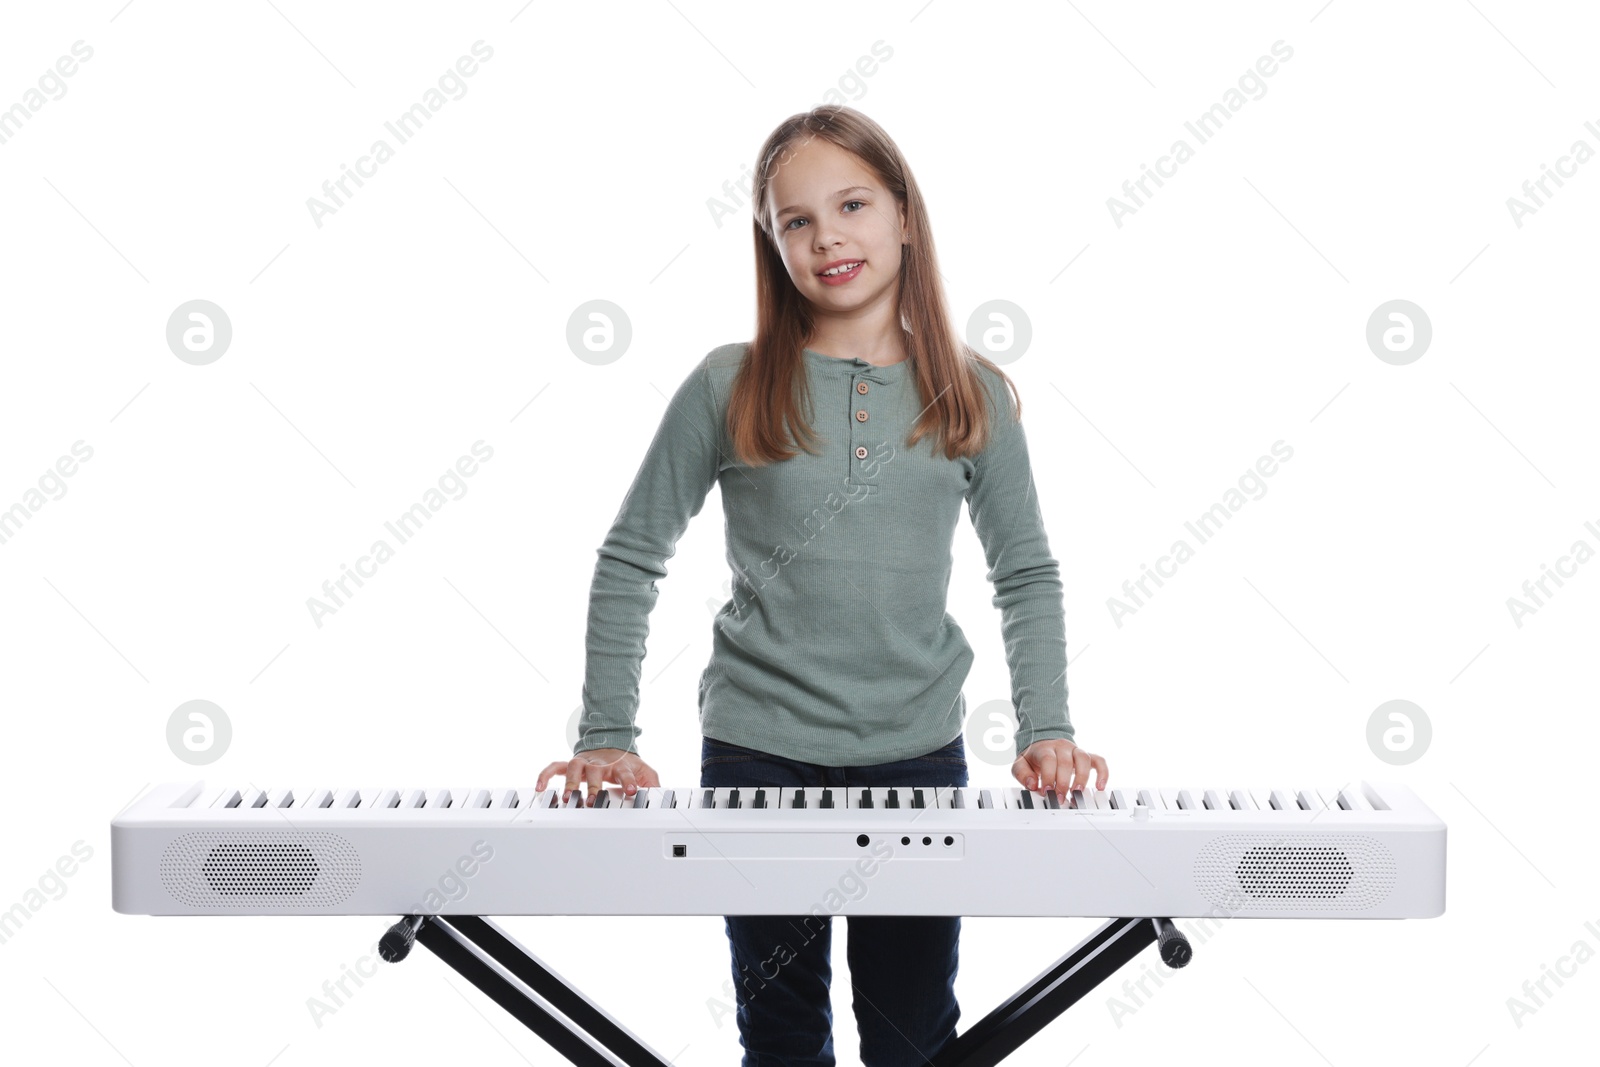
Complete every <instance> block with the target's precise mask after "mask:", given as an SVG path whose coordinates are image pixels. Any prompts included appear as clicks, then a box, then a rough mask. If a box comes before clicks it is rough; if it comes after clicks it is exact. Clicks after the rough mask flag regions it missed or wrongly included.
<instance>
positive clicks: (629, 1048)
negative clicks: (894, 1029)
mask: <svg viewBox="0 0 1600 1067" xmlns="http://www.w3.org/2000/svg"><path fill="white" fill-rule="evenodd" d="M414 941H420V942H422V944H423V945H425V946H426V947H427V948H428V949H430V950H431V951H432V952H433V954H434V955H436V956H438V957H439V958H440V959H441V960H443V961H444V962H445V963H447V964H448V965H449V966H450V967H452V968H453V969H454V970H455V971H456V972H457V973H458V974H460V975H461V976H462V977H463V978H465V979H466V980H467V981H469V982H471V983H472V984H473V985H475V986H477V987H478V988H479V989H480V990H482V991H483V992H484V993H485V994H487V995H488V997H489V998H490V999H491V1000H493V1001H494V1002H495V1003H496V1004H499V1005H500V1006H501V1007H502V1008H504V1009H505V1010H506V1011H508V1012H510V1013H511V1014H512V1015H513V1016H515V1017H516V1018H517V1020H518V1021H519V1022H521V1023H522V1024H523V1025H524V1026H526V1027H527V1028H528V1029H530V1030H532V1031H533V1032H534V1033H535V1034H537V1035H539V1037H541V1038H542V1039H543V1040H544V1041H545V1042H546V1043H547V1044H548V1045H549V1046H550V1047H551V1048H553V1049H555V1050H556V1051H557V1052H559V1053H560V1054H561V1055H563V1056H565V1057H566V1058H567V1059H568V1060H570V1061H571V1062H572V1063H574V1064H577V1065H578V1067H615V1065H616V1064H617V1063H619V1062H621V1063H624V1064H627V1065H628V1067H671V1064H670V1063H669V1061H667V1060H665V1059H663V1058H662V1057H661V1056H659V1055H658V1054H657V1053H655V1052H654V1051H653V1050H651V1049H650V1048H649V1046H647V1045H645V1043H644V1042H642V1041H640V1040H639V1039H638V1038H637V1037H635V1036H634V1035H633V1033H631V1032H630V1031H629V1030H628V1029H627V1027H625V1026H623V1025H622V1024H621V1023H619V1022H617V1021H616V1020H615V1019H613V1018H612V1017H611V1016H610V1015H607V1014H606V1013H605V1011H604V1010H602V1009H601V1008H600V1007H599V1006H598V1005H596V1004H595V1003H594V1002H593V1001H591V1000H589V998H588V997H586V996H584V995H583V994H582V993H580V992H579V991H578V990H577V988H576V987H574V986H573V985H571V984H570V983H568V982H567V980H566V979H565V978H562V977H561V976H560V975H559V974H557V973H555V972H554V971H552V970H550V969H549V968H548V967H546V966H545V965H544V963H543V962H541V961H540V960H539V959H538V958H537V957H535V956H534V955H533V954H532V953H530V952H528V950H527V949H525V948H523V947H522V946H521V945H519V944H517V942H516V941H515V940H513V939H512V938H511V937H510V936H508V935H507V934H506V933H505V931H503V930H501V929H500V928H499V927H498V926H496V925H495V924H494V923H492V922H490V921H489V920H488V919H485V918H482V917H480V916H476V915H409V916H406V917H405V918H403V919H401V920H400V921H399V922H397V923H395V924H394V926H392V927H390V928H389V930H388V931H387V932H386V933H385V934H384V935H383V937H382V938H381V939H380V940H379V942H378V954H379V955H380V956H382V957H383V959H385V960H387V961H388V962H390V963H398V962H399V961H400V960H403V959H405V958H406V955H407V954H408V953H409V952H410V951H411V945H412V943H413V942H414ZM1152 942H1159V943H1160V946H1161V949H1160V952H1161V959H1162V961H1163V962H1165V963H1166V964H1167V966H1169V967H1174V968H1176V967H1182V966H1183V965H1184V964H1186V963H1188V962H1189V958H1190V956H1191V954H1192V952H1191V949H1190V947H1189V940H1188V938H1186V937H1184V935H1183V932H1182V931H1180V930H1179V929H1178V928H1177V927H1176V926H1174V925H1173V923H1172V920H1171V919H1128V918H1119V919H1107V920H1106V921H1105V922H1104V923H1103V924H1101V926H1100V927H1099V929H1097V930H1095V932H1094V933H1092V934H1090V935H1089V936H1088V937H1086V938H1084V939H1083V941H1081V942H1079V944H1078V946H1077V947H1076V948H1074V949H1073V950H1072V951H1071V952H1069V953H1067V954H1066V955H1065V956H1062V957H1061V958H1060V959H1059V960H1057V961H1056V962H1055V963H1053V964H1051V965H1050V966H1049V967H1048V968H1047V969H1045V971H1044V972H1042V973H1041V974H1040V975H1039V976H1038V977H1037V978H1035V979H1034V980H1033V981H1032V982H1030V983H1028V984H1027V985H1026V986H1024V987H1023V988H1021V989H1019V990H1017V992H1015V993H1014V994H1012V995H1011V996H1010V997H1008V998H1007V999H1006V1000H1005V1001H1004V1002H1003V1003H1001V1004H1000V1005H999V1006H998V1007H996V1008H995V1009H994V1010H993V1011H991V1012H990V1013H989V1014H988V1015H985V1016H984V1017H983V1018H982V1019H980V1020H979V1021H978V1022H976V1023H974V1024H973V1025H971V1026H969V1027H968V1028H967V1029H966V1030H965V1031H963V1032H961V1033H959V1034H958V1035H957V1036H956V1039H955V1040H954V1041H951V1042H950V1043H949V1044H948V1045H946V1046H945V1047H944V1048H943V1049H941V1050H940V1051H939V1053H938V1054H937V1055H936V1056H935V1057H934V1058H933V1061H932V1063H933V1067H994V1065H995V1064H997V1063H999V1062H1000V1061H1001V1060H1003V1059H1005V1058H1006V1057H1007V1056H1009V1055H1011V1054H1012V1053H1013V1052H1015V1051H1016V1050H1017V1049H1018V1048H1020V1047H1021V1046H1022V1044H1023V1043H1024V1042H1026V1041H1027V1040H1028V1039H1029V1038H1031V1037H1033V1035H1035V1034H1037V1033H1038V1032H1039V1031H1040V1030H1043V1029H1044V1028H1045V1027H1046V1026H1048V1025H1049V1024H1050V1023H1051V1022H1052V1021H1054V1020H1055V1018H1056V1017H1057V1016H1058V1015H1060V1014H1061V1013H1062V1012H1064V1011H1066V1010H1067V1009H1068V1008H1070V1007H1072V1005H1074V1004H1076V1003H1077V1002H1078V1001H1079V1000H1082V999H1083V998H1084V997H1085V996H1087V995H1088V994H1089V993H1090V992H1092V991H1093V990H1094V988H1095V986H1097V985H1099V984H1100V983H1101V982H1103V981H1105V980H1106V979H1107V978H1109V977H1111V975H1113V974H1114V973H1116V971H1117V970H1118V969H1119V968H1121V967H1122V965H1123V964H1125V963H1127V962H1129V961H1130V960H1132V959H1133V958H1134V957H1135V956H1137V955H1138V954H1139V953H1140V952H1142V951H1144V949H1145V947H1146V946H1147V945H1149V944H1151V943H1152ZM552 1009H554V1010H552ZM558 1013H559V1014H558ZM602 1049H603V1050H604V1051H602ZM607 1053H609V1055H608V1054H607Z"/></svg>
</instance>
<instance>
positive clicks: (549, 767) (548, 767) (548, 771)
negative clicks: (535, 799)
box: [533, 760, 567, 793]
mask: <svg viewBox="0 0 1600 1067" xmlns="http://www.w3.org/2000/svg"><path fill="white" fill-rule="evenodd" d="M566 765H567V764H566V761H565V760H557V761H555V762H554V763H547V764H545V768H544V770H542V771H540V772H539V777H538V779H537V780H536V781H535V782H534V783H533V791H534V792H535V793H543V792H544V787H545V783H546V782H548V781H549V780H550V777H551V776H552V775H553V774H555V773H556V772H557V771H559V770H560V769H561V768H563V767H565V766H566Z"/></svg>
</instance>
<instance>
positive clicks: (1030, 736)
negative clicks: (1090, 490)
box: [967, 375, 1074, 755]
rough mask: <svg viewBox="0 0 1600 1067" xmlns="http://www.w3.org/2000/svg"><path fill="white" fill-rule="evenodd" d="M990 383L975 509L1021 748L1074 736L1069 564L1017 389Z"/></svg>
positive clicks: (995, 380)
mask: <svg viewBox="0 0 1600 1067" xmlns="http://www.w3.org/2000/svg"><path fill="white" fill-rule="evenodd" d="M985 377H986V378H988V379H989V386H990V394H991V395H990V407H989V412H990V418H991V423H990V427H991V437H990V441H989V444H988V446H987V447H986V448H985V449H984V451H983V452H982V453H980V454H979V455H978V457H977V458H976V460H975V469H974V471H973V474H972V478H971V481H970V482H969V484H968V487H967V510H968V514H969V515H970V516H971V517H972V526H973V529H974V530H975V531H976V532H977V535H978V539H979V541H981V542H982V544H983V551H984V555H985V557H986V559H987V560H988V564H989V572H988V578H989V581H990V582H992V583H993V584H994V600H993V603H994V606H995V607H997V608H999V609H1000V612H1001V617H1000V618H1001V621H1000V633H1001V637H1002V639H1003V640H1004V643H1005V650H1006V665H1007V666H1008V667H1009V669H1010V672H1011V702H1012V706H1013V707H1014V708H1015V709H1016V714H1017V735H1016V748H1017V754H1018V755H1021V754H1022V752H1024V751H1025V750H1026V749H1027V748H1028V746H1029V745H1031V744H1033V743H1034V742H1035V741H1041V740H1046V739H1049V738H1066V739H1068V740H1071V739H1072V737H1073V734H1074V730H1073V727H1072V721H1071V719H1070V718H1069V717H1068V715H1067V680H1066V674H1067V640H1066V617H1065V611H1064V609H1063V607H1062V584H1061V567H1060V565H1059V564H1058V563H1057V562H1056V560H1055V558H1054V557H1053V556H1051V555H1050V544H1049V541H1048V539H1047V538H1046V536H1045V529H1044V516H1043V515H1042V514H1041V512H1040V509H1039V498H1038V495H1037V493H1036V492H1035V490H1034V484H1033V470H1032V467H1031V465H1030V463H1029V460H1028V442H1027V437H1026V435H1025V434H1024V433H1023V430H1022V423H1021V421H1020V420H1019V419H1018V418H1017V415H1016V410H1017V409H1016V405H1015V403H1014V402H1013V400H1012V397H1011V392H1010V389H1009V388H1007V386H1006V384H1005V382H1003V381H1002V380H1001V379H1000V378H999V377H998V376H994V375H985Z"/></svg>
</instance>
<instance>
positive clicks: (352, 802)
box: [333, 789, 361, 808]
mask: <svg viewBox="0 0 1600 1067" xmlns="http://www.w3.org/2000/svg"><path fill="white" fill-rule="evenodd" d="M333 806H334V807H336V808H359V807H360V806H361V790H359V789H341V790H340V791H339V794H338V796H336V797H334V798H333Z"/></svg>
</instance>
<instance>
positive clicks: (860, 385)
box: [856, 382, 867, 396]
mask: <svg viewBox="0 0 1600 1067" xmlns="http://www.w3.org/2000/svg"><path fill="white" fill-rule="evenodd" d="M856 392H858V393H860V394H861V395H862V396H865V395H866V394H867V383H866V382H857V383H856Z"/></svg>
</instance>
